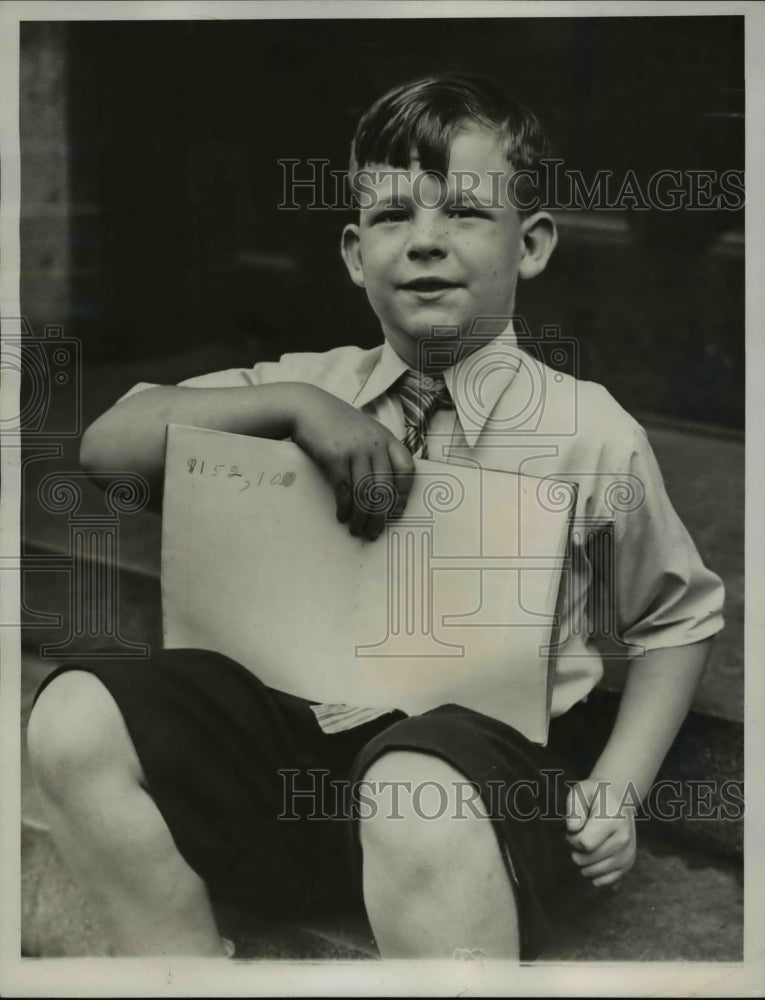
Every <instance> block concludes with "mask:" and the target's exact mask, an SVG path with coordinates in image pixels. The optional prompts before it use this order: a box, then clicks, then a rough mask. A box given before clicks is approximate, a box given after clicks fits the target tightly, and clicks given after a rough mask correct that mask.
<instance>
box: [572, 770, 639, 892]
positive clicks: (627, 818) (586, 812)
mask: <svg viewBox="0 0 765 1000" xmlns="http://www.w3.org/2000/svg"><path fill="white" fill-rule="evenodd" d="M566 828H567V830H568V835H567V837H566V839H567V840H568V842H569V844H570V846H571V848H572V852H571V857H572V858H573V860H574V863H575V864H577V865H579V867H580V868H581V871H582V874H583V875H585V876H586V877H587V878H591V879H592V884H593V885H598V886H601V885H612V884H613V883H614V882H616V881H618V880H619V879H620V878H621V877H622V875H624V874H625V872H627V871H629V869H630V868H631V867H632V866H633V864H634V863H635V850H636V837H635V809H634V807H633V806H631V805H629V804H625V803H624V802H623V797H622V796H621V795H620V794H619V793H618V791H617V790H616V789H615V788H614V787H613V786H612V785H611V784H610V783H606V782H602V781H580V782H578V783H577V786H576V787H574V788H572V789H571V790H570V791H569V794H568V799H567V802H566Z"/></svg>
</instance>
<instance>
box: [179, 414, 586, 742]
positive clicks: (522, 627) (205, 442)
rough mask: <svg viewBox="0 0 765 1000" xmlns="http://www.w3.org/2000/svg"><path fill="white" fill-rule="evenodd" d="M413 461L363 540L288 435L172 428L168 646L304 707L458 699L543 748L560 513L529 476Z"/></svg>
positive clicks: (417, 706)
mask: <svg viewBox="0 0 765 1000" xmlns="http://www.w3.org/2000/svg"><path fill="white" fill-rule="evenodd" d="M416 465H417V471H416V475H415V478H414V486H413V489H412V493H411V495H410V499H409V502H408V505H407V508H406V511H405V513H404V515H403V517H401V518H399V519H397V520H395V521H391V522H388V524H387V525H386V528H385V530H384V531H383V533H382V534H381V535H380V537H379V538H378V539H376V540H375V541H373V542H370V541H364V540H361V539H359V538H354V537H353V536H351V534H350V533H349V531H348V528H347V527H346V526H345V525H342V524H339V523H338V522H337V520H336V517H335V500H334V495H333V493H332V490H331V488H330V486H329V485H328V483H327V482H326V481H325V479H324V477H323V475H322V474H321V472H320V471H319V469H318V468H317V467H316V466H315V465H314V463H313V462H312V461H311V459H309V458H308V457H307V456H306V455H305V454H304V453H303V452H302V451H301V450H300V449H299V448H298V447H297V446H296V445H294V444H292V443H291V442H285V441H270V440H264V439H261V438H253V437H244V436H240V435H235V434H225V433H220V432H218V431H210V430H203V429H199V428H191V427H182V426H177V425H173V426H171V427H169V428H168V435H167V460H166V469H165V494H164V507H163V522H162V599H163V614H164V633H165V646H166V647H167V648H182V647H197V648H203V649H210V650H215V651H218V652H221V653H224V654H226V655H227V656H229V657H231V658H233V659H234V660H237V661H238V662H239V663H241V664H242V665H243V666H245V667H247V668H248V669H249V670H251V671H252V672H253V673H255V674H256V675H257V676H258V677H259V678H260V679H261V680H262V681H263V682H264V683H265V684H268V685H269V686H271V687H274V688H277V689H279V690H281V691H286V692H288V693H290V694H294V695H298V696H301V697H303V698H306V699H309V700H311V701H317V702H328V703H343V704H347V705H353V706H357V707H364V708H367V707H369V708H377V707H379V708H400V709H403V710H404V711H405V712H407V713H409V714H415V713H419V712H424V711H427V710H428V709H430V708H434V707H436V706H438V705H443V704H448V703H456V704H460V705H464V706H466V707H468V708H472V709H475V710H476V711H479V712H483V713H485V714H487V715H490V716H493V717H494V718H497V719H500V720H501V721H503V722H506V723H508V724H509V725H512V726H514V727H515V728H516V729H518V730H519V731H520V732H522V733H523V734H524V735H525V736H527V737H528V738H529V739H531V740H534V741H535V742H540V743H544V742H545V741H546V738H547V725H548V721H549V710H550V697H551V692H552V671H553V669H554V664H553V663H552V661H551V656H550V653H549V647H550V646H551V643H553V642H554V638H555V634H554V633H555V627H556V604H557V600H558V595H559V589H560V581H561V571H562V569H563V567H564V565H565V562H566V559H567V557H568V553H567V548H568V547H567V542H568V534H569V515H570V511H569V510H552V509H549V508H548V507H546V506H545V505H544V503H543V502H541V501H540V497H545V496H547V495H548V493H549V491H548V490H539V491H538V490H537V487H538V485H539V483H540V481H539V480H536V479H533V478H531V477H528V476H517V475H514V474H511V473H503V472H490V471H485V470H481V469H478V468H475V467H468V466H463V465H455V464H444V463H441V462H429V461H418V462H417V463H416ZM547 485H548V486H549V483H548V484H547Z"/></svg>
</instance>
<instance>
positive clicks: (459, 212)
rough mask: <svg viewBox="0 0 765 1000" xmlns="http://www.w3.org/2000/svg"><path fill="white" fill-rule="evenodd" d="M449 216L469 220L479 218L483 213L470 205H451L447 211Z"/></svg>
mask: <svg viewBox="0 0 765 1000" xmlns="http://www.w3.org/2000/svg"><path fill="white" fill-rule="evenodd" d="M449 214H450V215H453V216H454V217H455V218H457V219H470V218H476V219H478V218H481V217H482V216H483V214H484V213H483V212H479V210H478V209H477V208H473V207H472V205H452V206H451V208H450V209H449Z"/></svg>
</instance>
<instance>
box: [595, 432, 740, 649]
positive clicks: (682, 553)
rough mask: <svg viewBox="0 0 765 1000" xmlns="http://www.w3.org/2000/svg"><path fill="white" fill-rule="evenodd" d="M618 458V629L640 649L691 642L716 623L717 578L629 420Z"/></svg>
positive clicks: (614, 502)
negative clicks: (622, 468) (625, 446)
mask: <svg viewBox="0 0 765 1000" xmlns="http://www.w3.org/2000/svg"><path fill="white" fill-rule="evenodd" d="M625 458H626V463H625V464H626V472H627V476H626V477H625V481H626V484H627V486H626V487H625V489H624V490H623V492H622V495H621V496H620V495H619V491H618V490H616V491H613V492H612V497H611V499H610V504H611V508H612V516H613V524H614V542H615V578H614V590H615V601H616V613H617V622H618V631H619V634H620V636H621V638H622V640H623V641H624V642H626V643H629V644H631V645H638V646H642V647H643V648H645V649H660V648H665V647H672V646H684V645H688V644H690V643H694V642H699V641H700V640H702V639H706V638H708V637H709V636H711V635H714V634H715V633H716V632H718V631H719V630H720V629H721V628H722V627H723V625H724V619H723V603H724V596H725V591H724V587H723V583H722V580H721V579H720V578H719V576H717V574H716V573H713V572H712V571H711V570H710V569H708V568H707V567H706V566H705V565H704V563H703V561H702V559H701V556H700V555H699V552H698V550H697V548H696V546H695V544H694V542H693V540H692V539H691V537H690V535H689V534H688V531H687V530H686V528H685V525H684V524H683V523H682V521H681V520H680V518H679V517H678V515H677V513H676V512H675V510H674V508H673V506H672V503H671V501H670V499H669V497H668V495H667V491H666V488H665V486H664V481H663V479H662V475H661V472H660V470H659V466H658V463H657V461H656V458H655V456H654V454H653V450H652V448H651V446H650V444H649V442H648V439H647V437H646V435H645V432H644V431H643V429H642V428H641V427H640V426H639V425H638V424H637V423H635V424H634V426H633V430H632V434H631V435H630V448H629V453H628V454H627V455H625Z"/></svg>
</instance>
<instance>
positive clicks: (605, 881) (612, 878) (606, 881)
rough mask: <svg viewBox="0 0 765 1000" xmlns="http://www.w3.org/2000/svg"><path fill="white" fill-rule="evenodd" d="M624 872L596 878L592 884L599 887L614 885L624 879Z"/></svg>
mask: <svg viewBox="0 0 765 1000" xmlns="http://www.w3.org/2000/svg"><path fill="white" fill-rule="evenodd" d="M623 874H624V872H621V871H619V872H611V873H610V874H609V875H601V876H600V877H599V878H594V879H593V880H592V884H593V885H596V886H598V887H600V886H602V885H614V884H615V883H616V882H618V881H619V879H620V878H621V877H622V875H623Z"/></svg>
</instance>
